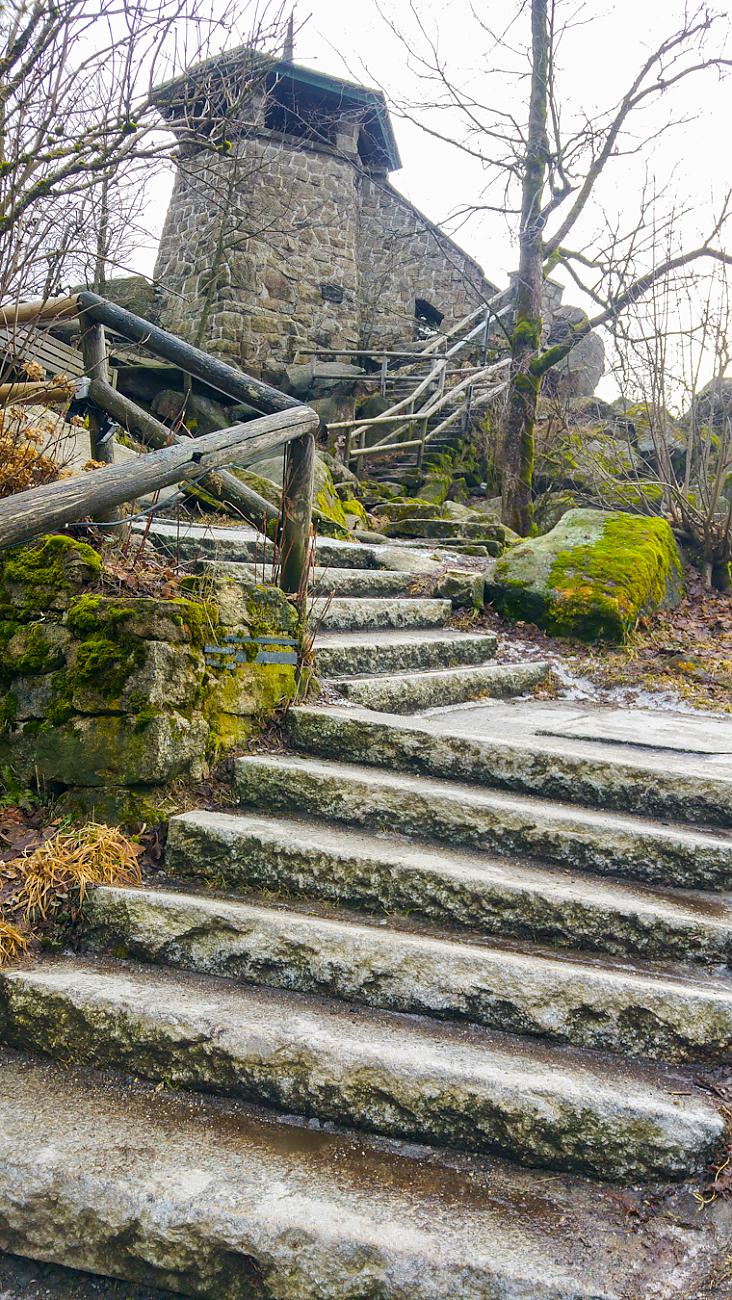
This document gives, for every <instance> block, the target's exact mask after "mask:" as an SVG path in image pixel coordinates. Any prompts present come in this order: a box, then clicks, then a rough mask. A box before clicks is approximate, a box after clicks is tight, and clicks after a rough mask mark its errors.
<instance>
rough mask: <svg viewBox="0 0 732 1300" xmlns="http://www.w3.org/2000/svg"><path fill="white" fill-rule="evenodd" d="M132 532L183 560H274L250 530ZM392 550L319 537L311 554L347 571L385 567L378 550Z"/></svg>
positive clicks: (158, 527) (168, 527)
mask: <svg viewBox="0 0 732 1300" xmlns="http://www.w3.org/2000/svg"><path fill="white" fill-rule="evenodd" d="M132 529H133V532H137V533H142V532H145V533H146V535H147V538H148V540H149V542H150V544H151V545H153V546H155V547H156V548H157V549H158V550H160V551H163V552H164V553H165V554H167V555H179V556H180V557H181V559H183V560H190V561H192V562H194V563H195V562H197V561H200V560H216V561H222V562H226V563H237V564H240V563H252V562H253V561H257V562H258V563H259V564H261V563H262V561H263V560H264V561H265V562H267V561H270V560H272V559H273V558H274V547H273V546H272V544H271V542H267V543H266V544H265V543H264V539H263V538H262V536H261V534H260V533H258V532H257V531H256V530H255V529H254V528H249V527H236V528H221V527H217V526H210V527H208V526H204V527H202V526H200V525H196V524H188V523H186V524H184V525H182V526H181V527H178V525H177V524H175V523H167V522H165V521H164V520H159V521H158V522H157V523H155V524H153V525H152V527H150V528H149V529H148V527H147V526H146V525H136V524H133V525H132ZM380 550H383V551H386V550H389V551H391V550H392V548H385V547H379V546H378V545H367V544H364V543H362V542H345V541H339V540H337V539H335V538H327V537H319V538H318V539H317V541H316V545H315V554H316V557H317V560H318V564H319V566H320V567H331V566H332V567H333V568H349V569H380V568H385V567H386V568H388V567H389V565H388V557H387V555H379V551H380Z"/></svg>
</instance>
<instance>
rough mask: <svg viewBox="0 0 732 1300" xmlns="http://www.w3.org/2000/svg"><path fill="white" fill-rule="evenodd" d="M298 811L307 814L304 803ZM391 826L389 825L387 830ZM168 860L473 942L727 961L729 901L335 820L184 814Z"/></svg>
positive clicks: (184, 868)
mask: <svg viewBox="0 0 732 1300" xmlns="http://www.w3.org/2000/svg"><path fill="white" fill-rule="evenodd" d="M247 775H250V773H248V774H247ZM262 803H263V804H264V805H265V806H266V805H267V793H266V791H263V794H262ZM272 807H273V809H274V807H275V805H272ZM302 811H303V813H304V814H305V815H307V814H308V813H312V811H313V809H312V807H309V806H308V803H307V802H306V803H305V804H304V805H303V810H302ZM316 815H317V814H316ZM336 815H337V814H336ZM397 828H399V821H398V819H396V818H394V819H393V820H392V825H391V827H390V829H391V830H392V831H393V830H395V829H397ZM166 864H167V867H168V870H169V871H171V872H172V873H173V874H175V875H178V876H180V877H185V878H188V879H194V880H196V881H199V882H202V883H205V884H207V885H209V886H213V887H219V888H220V887H221V886H222V885H223V886H224V887H225V888H227V889H231V890H244V891H246V890H261V891H264V892H270V891H271V892H274V893H276V894H281V895H283V896H285V897H287V896H299V897H303V896H304V897H312V898H314V899H318V900H322V901H324V902H327V903H335V904H338V905H341V906H345V907H347V908H349V909H355V910H358V909H362V910H366V911H371V912H376V913H378V912H386V913H387V914H392V913H400V914H401V915H402V916H408V917H409V916H414V917H417V918H420V919H421V920H424V921H427V922H430V923H432V924H433V925H437V926H440V927H442V928H443V929H446V930H447V931H449V930H453V931H455V930H462V931H463V932H466V931H470V932H472V934H473V935H474V936H476V935H477V936H478V937H481V936H491V937H495V936H500V937H503V938H505V939H513V940H516V939H518V940H529V941H533V942H536V943H544V944H550V945H554V946H559V947H561V948H566V949H573V950H576V949H584V950H587V951H595V952H601V953H607V954H610V955H612V956H618V957H640V958H644V959H648V960H655V961H693V962H698V963H702V964H706V965H708V966H713V967H718V966H720V965H721V964H723V963H724V962H725V961H727V960H728V959H729V957H730V953H732V906H731V905H730V903H729V901H728V900H726V899H717V898H714V897H712V898H710V897H709V896H708V895H703V894H696V893H691V892H687V891H685V892H678V891H676V892H675V891H671V890H664V891H662V890H654V889H650V888H648V887H647V886H640V885H636V886H633V885H629V884H621V883H620V882H617V881H607V880H600V879H597V878H595V877H591V876H580V875H575V874H572V873H570V872H565V871H560V870H557V869H556V868H554V869H552V868H547V867H545V866H541V865H537V866H533V867H527V866H523V865H517V864H516V863H515V862H514V861H511V860H504V861H501V860H500V859H497V858H494V857H488V856H486V855H485V854H482V853H481V854H479V853H471V852H466V851H463V852H458V851H455V850H454V849H449V848H446V847H437V846H435V845H434V844H425V843H423V842H421V841H417V842H416V843H413V842H410V841H409V840H407V839H402V838H401V837H397V836H395V835H393V834H392V835H388V834H380V835H363V834H360V833H359V832H357V831H354V830H350V829H347V828H346V827H344V826H342V825H333V824H332V823H330V824H329V823H325V822H312V821H305V820H300V821H298V820H295V819H294V818H287V819H286V820H285V819H283V818H281V817H280V818H274V817H267V816H261V817H260V816H254V815H241V814H239V815H236V814H232V813H216V812H205V811H198V812H190V813H182V814H180V815H179V816H176V817H171V819H170V822H169V827H168V841H167V848H166ZM448 937H449V934H448ZM453 937H454V935H453Z"/></svg>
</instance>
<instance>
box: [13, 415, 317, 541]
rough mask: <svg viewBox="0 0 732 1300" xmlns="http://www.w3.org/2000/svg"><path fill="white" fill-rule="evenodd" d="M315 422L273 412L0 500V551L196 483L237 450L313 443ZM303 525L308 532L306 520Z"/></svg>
mask: <svg viewBox="0 0 732 1300" xmlns="http://www.w3.org/2000/svg"><path fill="white" fill-rule="evenodd" d="M319 423H320V419H319V416H318V415H317V413H316V412H315V411H311V410H310V408H309V407H307V406H300V407H298V408H297V409H296V410H294V411H278V412H275V413H274V414H272V415H265V416H262V417H261V418H259V419H256V420H251V421H250V422H249V423H248V424H234V425H232V426H231V427H230V428H228V429H217V430H216V432H215V433H207V434H204V435H203V437H201V438H191V439H190V440H185V441H181V442H178V443H175V444H174V445H173V446H172V447H163V448H162V449H161V450H160V451H151V452H148V453H147V454H146V455H144V456H138V457H136V458H135V460H134V461H126V462H125V463H124V464H122V465H104V466H103V467H102V468H101V469H95V470H90V471H89V472H88V473H86V474H80V475H78V477H76V478H70V479H62V480H61V481H60V482H58V483H46V484H44V485H43V486H42V487H36V488H28V489H27V490H26V491H25V492H16V493H15V494H14V495H13V496H10V497H5V499H4V500H2V501H0V550H2V549H4V548H5V547H7V546H16V545H18V543H20V542H26V541H29V540H30V538H32V537H37V536H38V535H39V534H40V533H48V532H55V531H57V530H58V529H59V528H65V527H66V526H67V525H68V524H73V523H77V522H78V521H79V520H81V519H86V518H88V517H89V516H90V515H91V516H92V518H98V517H99V515H100V513H103V512H104V511H106V510H109V508H110V507H112V506H118V505H122V504H123V503H124V502H126V501H130V500H133V499H135V498H136V497H139V496H146V495H148V494H149V493H151V492H157V491H159V490H160V488H164V487H169V486H170V485H171V484H173V483H181V482H186V481H188V480H190V479H198V478H201V477H203V475H205V474H207V473H209V472H210V471H211V470H215V469H218V468H219V467H220V466H222V465H227V464H231V462H232V460H236V459H237V458H238V456H239V455H240V454H241V451H242V449H244V450H245V451H246V453H247V455H249V456H261V455H264V454H265V453H266V452H268V451H273V450H274V449H275V448H276V447H282V446H283V445H284V444H285V443H288V442H291V441H292V440H293V439H296V438H300V439H308V438H310V439H312V436H313V433H314V431H315V429H316V428H317V427H318V424H319ZM307 522H308V527H309V523H310V521H309V519H308V521H307Z"/></svg>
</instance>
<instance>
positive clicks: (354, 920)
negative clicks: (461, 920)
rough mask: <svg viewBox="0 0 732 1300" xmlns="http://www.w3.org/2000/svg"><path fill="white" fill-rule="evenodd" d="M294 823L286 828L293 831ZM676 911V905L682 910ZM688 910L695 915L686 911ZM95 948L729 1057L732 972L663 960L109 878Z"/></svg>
mask: <svg viewBox="0 0 732 1300" xmlns="http://www.w3.org/2000/svg"><path fill="white" fill-rule="evenodd" d="M285 830H286V828H285ZM679 910H680V908H679ZM689 919H690V918H689ZM80 941H81V945H82V949H83V951H84V952H85V953H90V954H93V955H97V956H110V955H115V956H120V955H124V956H125V957H127V958H132V959H133V960H135V961H143V962H150V963H153V964H155V965H161V966H173V967H176V968H180V969H184V970H189V971H193V972H194V973H197V974H204V975H217V976H221V977H225V978H227V979H232V980H237V981H246V982H247V983H250V984H262V985H266V986H267V987H271V988H280V989H291V990H292V991H294V992H299V993H310V994H317V995H319V996H322V997H332V998H338V999H340V1000H342V1001H345V1002H355V1003H359V1004H363V1005H366V1006H369V1007H374V1008H380V1009H382V1010H387V1011H402V1012H408V1013H411V1014H418V1015H428V1016H433V1017H436V1018H439V1019H446V1020H466V1021H469V1022H471V1023H474V1024H480V1025H484V1026H486V1027H487V1028H489V1029H498V1030H503V1031H507V1032H509V1033H519V1034H521V1035H528V1036H531V1037H538V1038H545V1039H547V1040H551V1041H554V1042H559V1043H565V1042H566V1043H570V1044H572V1045H573V1046H575V1047H582V1048H590V1049H594V1050H601V1051H610V1052H616V1053H621V1054H625V1055H628V1056H632V1057H638V1058H641V1057H645V1058H647V1059H650V1060H656V1061H668V1062H671V1063H677V1064H678V1063H683V1062H686V1061H690V1062H695V1061H708V1062H713V1063H725V1062H729V1061H730V1060H731V1059H732V979H731V978H730V977H729V976H727V977H726V978H722V977H716V976H713V975H711V974H710V973H709V972H707V973H705V974H704V976H703V977H701V978H700V977H695V976H694V975H693V974H692V973H689V972H688V971H684V972H683V973H679V972H677V971H670V970H668V969H666V968H664V967H659V966H658V965H655V966H654V965H651V964H649V963H645V964H643V963H636V965H634V966H632V965H630V964H628V962H627V960H626V961H625V963H624V964H622V965H621V964H620V963H619V962H618V963H612V962H611V963H608V962H607V960H605V962H601V961H600V960H598V959H597V958H595V959H593V958H591V957H589V956H587V955H583V956H578V955H568V956H565V957H563V958H561V957H557V956H555V955H550V954H548V953H547V952H542V951H541V950H539V951H536V950H535V949H532V948H528V947H524V948H522V949H519V948H516V947H508V946H506V945H503V946H496V945H495V944H492V945H490V944H487V943H485V942H483V943H481V942H480V941H479V939H478V938H477V937H475V936H473V937H470V938H467V939H466V938H465V937H464V936H463V937H462V938H460V939H458V938H457V937H455V936H454V937H444V936H443V935H441V934H439V933H434V931H432V932H430V931H428V930H426V929H425V928H424V927H422V928H421V929H420V928H419V927H415V925H414V920H413V919H412V921H411V927H410V928H406V927H405V923H404V921H402V923H401V925H400V924H398V923H397V921H396V920H395V918H394V917H390V918H389V920H388V921H383V920H382V921H379V919H378V918H376V917H374V916H371V917H362V918H358V917H354V916H353V915H349V914H343V913H340V914H336V913H335V912H334V911H333V910H331V911H330V912H329V911H328V910H326V909H322V908H321V909H320V910H319V911H313V910H312V904H311V906H310V909H309V910H308V909H307V904H300V906H299V907H297V906H295V905H294V904H293V902H292V900H290V901H289V903H288V905H287V907H284V906H282V905H280V906H279V907H278V906H274V905H273V904H272V900H271V899H270V900H268V902H267V903H262V902H261V901H260V900H256V901H248V902H243V901H239V900H236V899H231V898H222V897H212V896H211V895H210V894H190V893H182V892H173V891H171V890H162V889H144V890H141V889H126V888H120V887H113V886H102V887H99V888H97V889H95V890H94V891H93V893H92V894H91V896H90V898H89V900H88V902H87V905H86V909H85V916H84V924H83V930H82V931H81V934H80Z"/></svg>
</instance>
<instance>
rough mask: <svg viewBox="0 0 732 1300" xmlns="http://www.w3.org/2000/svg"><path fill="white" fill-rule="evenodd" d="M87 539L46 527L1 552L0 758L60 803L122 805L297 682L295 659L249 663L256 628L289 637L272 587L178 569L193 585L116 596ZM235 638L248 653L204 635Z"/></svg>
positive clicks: (292, 619)
mask: <svg viewBox="0 0 732 1300" xmlns="http://www.w3.org/2000/svg"><path fill="white" fill-rule="evenodd" d="M101 577H102V565H101V560H100V557H99V556H98V554H97V553H96V551H94V550H93V549H92V548H91V547H90V546H87V545H86V544H84V543H78V542H74V541H72V540H71V539H70V538H67V537H48V538H44V539H42V540H41V541H40V542H37V543H34V544H33V545H31V546H28V547H24V548H20V549H18V550H15V551H12V552H7V553H6V554H5V556H4V557H3V559H2V563H0V649H1V650H2V659H1V661H0V692H1V693H0V767H3V766H8V767H10V768H11V769H12V771H13V773H14V774H15V775H16V776H17V777H19V778H21V779H22V780H25V781H36V782H38V783H39V784H41V785H43V786H44V787H46V788H50V789H51V790H52V791H55V792H65V800H66V803H67V805H69V806H74V805H76V806H83V807H85V808H86V809H91V808H94V807H97V808H101V809H102V810H105V809H108V808H110V807H112V808H114V809H115V810H122V813H123V814H124V813H129V810H130V809H133V808H134V807H135V806H136V804H138V805H142V804H144V805H145V806H146V807H147V808H150V807H151V806H154V805H155V801H156V798H158V797H159V796H160V793H161V789H162V788H163V787H165V786H166V785H168V784H169V783H170V782H171V781H173V780H176V779H178V778H186V779H193V780H196V779H200V778H201V777H203V776H204V775H205V773H206V771H207V768H208V763H209V761H210V760H211V759H212V758H215V757H217V756H218V755H219V754H220V753H221V752H222V751H225V750H226V749H228V748H230V747H231V746H233V745H236V744H239V743H240V742H242V741H243V740H246V738H247V737H249V736H251V735H252V734H253V733H254V732H255V731H256V730H257V728H258V727H259V726H261V724H262V723H263V722H264V721H266V719H267V718H268V717H270V716H272V715H273V713H274V712H275V710H276V708H277V707H278V706H280V705H281V704H283V703H284V702H285V701H287V700H288V699H291V698H292V697H293V695H294V692H295V672H296V670H295V668H294V667H293V666H292V665H288V664H281V663H279V664H264V663H255V662H254V658H255V657H256V655H257V652H258V650H259V646H258V645H257V642H256V639H251V638H257V637H259V636H262V635H269V636H275V637H276V636H284V637H293V636H294V635H295V632H296V613H295V610H294V609H293V607H292V606H291V605H290V604H289V603H288V602H287V600H286V599H285V597H284V596H283V594H282V593H281V592H280V591H278V590H277V589H275V588H269V587H259V586H254V585H252V587H251V588H249V589H245V588H243V587H242V585H241V584H240V583H239V582H238V581H237V582H233V581H226V580H218V581H217V582H216V583H215V584H213V583H212V582H209V581H207V580H206V579H203V578H192V579H189V580H187V586H188V588H189V590H190V594H191V597H193V598H188V597H187V596H186V597H182V598H179V599H161V598H153V597H126V596H125V597H118V596H110V595H107V594H105V592H104V590H103V588H102V586H101V581H100V580H101ZM230 634H235V635H237V636H238V637H240V638H242V640H243V645H244V650H243V653H244V654H245V655H246V656H247V662H244V663H241V664H239V665H237V666H236V668H235V669H234V670H233V671H230V670H228V669H221V668H215V667H213V666H212V665H211V662H210V660H211V655H210V654H209V655H207V654H204V647H206V646H209V645H210V644H217V643H222V642H223V641H224V638H225V636H226V635H230Z"/></svg>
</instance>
